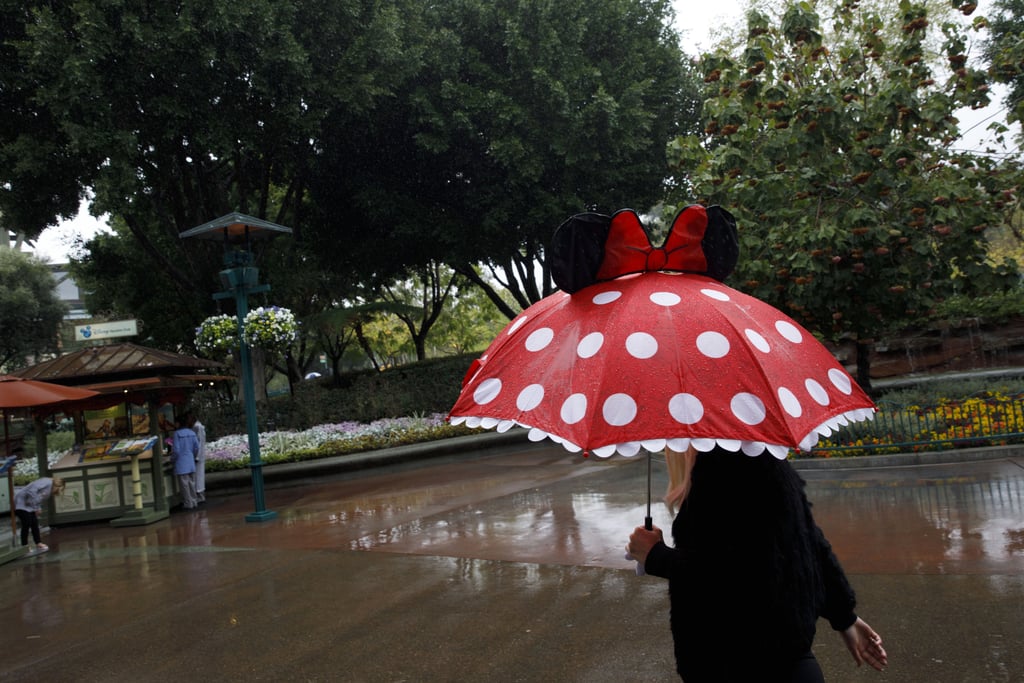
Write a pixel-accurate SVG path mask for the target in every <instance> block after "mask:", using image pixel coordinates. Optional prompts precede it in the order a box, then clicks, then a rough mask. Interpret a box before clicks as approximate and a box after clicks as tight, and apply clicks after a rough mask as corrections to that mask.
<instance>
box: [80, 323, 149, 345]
mask: <svg viewBox="0 0 1024 683" xmlns="http://www.w3.org/2000/svg"><path fill="white" fill-rule="evenodd" d="M138 333H139V326H138V325H137V324H136V321H135V320H115V321H114V322H110V323H90V324H88V325H75V341H92V340H93V339H110V338H111V337H134V336H135V335H137V334H138Z"/></svg>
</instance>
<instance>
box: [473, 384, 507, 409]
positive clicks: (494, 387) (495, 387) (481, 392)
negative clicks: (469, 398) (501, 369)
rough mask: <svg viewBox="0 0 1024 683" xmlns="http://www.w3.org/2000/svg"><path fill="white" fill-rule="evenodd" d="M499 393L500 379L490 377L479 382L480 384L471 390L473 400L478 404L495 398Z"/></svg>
mask: <svg viewBox="0 0 1024 683" xmlns="http://www.w3.org/2000/svg"><path fill="white" fill-rule="evenodd" d="M499 393H501V380H500V379H498V378H497V377H492V378H491V379H485V380H484V381H483V382H480V386H478V387H477V388H476V389H475V390H473V400H474V401H476V402H477V403H478V404H479V405H483V404H485V403H490V402H491V401H493V400H494V399H496V398H497V397H498V394H499Z"/></svg>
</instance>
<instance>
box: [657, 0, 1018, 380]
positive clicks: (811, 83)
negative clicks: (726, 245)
mask: <svg viewBox="0 0 1024 683" xmlns="http://www.w3.org/2000/svg"><path fill="white" fill-rule="evenodd" d="M863 4H864V5H865V7H866V3H863ZM861 5H862V3H834V4H831V7H832V8H833V9H834V14H833V15H832V16H831V18H830V26H831V30H830V31H829V32H825V31H824V30H823V29H822V19H821V17H820V16H819V14H817V13H816V12H815V10H814V9H813V6H812V4H811V3H805V2H800V3H789V4H788V5H787V6H786V7H785V8H784V10H783V12H782V15H781V17H780V18H779V19H777V20H773V19H772V18H770V17H768V16H766V15H763V14H760V13H757V12H754V13H752V14H751V15H748V16H749V27H748V34H747V40H746V43H745V46H744V48H743V51H742V53H740V54H728V53H724V52H716V53H714V54H710V55H705V57H704V60H703V63H702V66H703V70H704V78H705V80H706V82H707V83H708V84H709V86H710V87H712V88H713V91H712V92H711V96H710V97H709V99H708V100H707V101H706V102H705V107H704V113H703V116H704V118H705V125H706V127H705V133H704V135H702V136H692V137H687V138H679V139H677V140H676V141H675V142H674V143H673V144H672V146H671V147H672V151H671V156H672V162H673V168H674V169H675V173H676V175H677V179H678V185H677V188H676V194H675V196H676V197H677V198H681V197H687V198H695V199H697V200H698V201H700V202H707V203H712V204H714V203H718V204H722V205H723V206H725V207H726V208H728V209H730V210H731V211H733V213H735V214H736V216H737V221H738V223H739V226H740V239H741V260H740V264H739V267H738V269H737V273H736V275H735V276H734V279H733V282H734V283H735V284H736V285H737V286H738V287H739V288H740V289H743V290H745V291H747V292H748V293H750V294H752V295H754V296H757V297H758V298H761V299H763V300H766V301H769V302H771V303H773V304H774V305H776V306H778V307H780V308H782V309H783V310H785V311H787V312H788V313H790V314H791V315H793V316H794V317H795V318H797V319H798V320H800V321H801V322H802V323H803V324H804V325H806V326H807V327H808V328H809V329H811V330H813V331H815V332H818V333H820V334H822V335H823V336H825V337H826V338H829V339H831V340H839V339H843V338H853V339H857V340H870V339H871V338H873V337H876V336H879V335H881V334H883V333H885V332H886V331H888V330H889V329H891V328H892V327H894V326H901V325H903V324H905V321H907V320H910V319H916V318H920V317H922V316H925V315H928V314H929V312H931V311H932V310H933V309H935V308H936V306H937V305H938V304H939V303H940V302H941V301H942V300H944V299H946V298H948V297H950V296H952V295H954V294H957V293H959V294H963V295H973V294H975V293H988V292H993V291H1000V290H1004V289H1007V288H1009V287H1013V286H1015V285H1016V282H1017V275H1016V267H1015V265H1014V264H1012V263H1011V262H1008V261H1005V262H1001V263H998V264H993V263H991V262H990V261H989V260H988V253H987V246H988V245H987V242H986V240H985V235H986V232H987V231H988V230H989V229H990V228H991V227H993V226H998V225H1000V224H1001V223H1002V222H1003V221H1005V220H1006V219H1007V214H1008V213H1009V211H1010V210H1011V209H1012V202H1013V201H1014V197H1015V195H1014V193H1015V188H1016V184H1017V183H1018V182H1019V179H1020V174H1019V172H1018V170H1017V169H1016V168H1015V167H1013V166H1011V165H1009V164H1006V165H1002V166H1000V165H996V164H995V163H993V162H992V161H991V160H989V159H988V158H985V157H980V156H972V155H970V154H967V153H960V152H957V151H955V149H954V147H953V146H952V145H953V143H954V142H955V141H956V140H957V139H958V137H959V135H960V132H959V130H958V128H957V120H956V118H955V117H954V112H955V111H956V110H958V109H960V108H962V107H977V106H981V105H984V104H985V103H987V101H988V95H987V90H988V88H987V85H986V79H985V74H984V73H983V72H981V71H979V70H978V69H975V68H973V67H972V66H971V65H970V64H969V63H968V62H967V60H966V56H965V50H966V46H967V43H968V36H967V35H966V32H965V29H964V28H963V27H962V26H961V25H959V24H956V23H952V22H948V23H944V24H942V25H934V24H932V23H931V22H930V20H929V15H928V13H927V11H926V9H925V6H924V5H921V4H916V3H911V2H902V3H900V13H901V14H900V16H899V17H898V22H899V23H898V24H897V25H896V27H895V29H898V30H894V28H893V27H891V19H889V20H886V19H883V18H882V17H881V16H880V15H878V14H876V13H874V12H872V11H869V10H868V9H866V8H865V7H861ZM816 6H817V7H819V8H822V11H823V12H824V11H825V9H826V4H825V3H818V4H817V5H816ZM929 40H931V41H932V43H939V44H941V46H942V54H941V60H940V61H939V62H938V63H936V61H935V60H934V59H933V58H932V55H931V54H930V53H929V50H928V45H929V44H930V43H929ZM680 203H683V202H680ZM858 376H866V372H859V373H858Z"/></svg>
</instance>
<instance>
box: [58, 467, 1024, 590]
mask: <svg viewBox="0 0 1024 683" xmlns="http://www.w3.org/2000/svg"><path fill="white" fill-rule="evenodd" d="M802 474H803V476H804V477H805V479H806V480H807V481H808V489H807V490H808V497H809V498H810V499H811V501H812V503H813V504H814V512H815V517H816V519H817V521H818V523H819V525H820V526H821V527H822V528H823V529H824V530H825V532H826V534H827V536H828V537H829V539H830V540H831V542H832V544H833V546H834V548H835V550H836V552H837V554H838V555H839V557H840V558H841V559H842V560H843V562H844V564H845V565H846V567H847V568H848V570H849V571H851V572H854V573H925V574H931V573H934V574H944V573H953V574H974V573H978V574H1000V573H1013V572H1020V571H1021V570H1022V569H1024V468H1022V467H1021V466H1020V464H1019V463H1018V462H1015V461H1013V460H996V461H984V462H978V463H970V464H965V463H961V464H956V465H946V466H932V467H908V468H886V469H885V470H854V471H849V470H838V471H836V470H814V471H804V472H803V473H802ZM665 486H666V475H665V473H664V463H663V461H661V460H659V459H658V458H657V457H655V458H654V460H653V486H652V489H653V498H654V503H653V508H652V514H653V517H654V522H655V524H656V525H658V526H660V527H662V528H663V529H666V530H667V529H669V528H670V526H671V517H670V515H669V513H668V510H667V509H666V508H665V506H664V505H663V504H662V503H661V502H660V496H661V494H662V492H663V491H664V489H665ZM646 491H647V482H646V467H645V462H644V459H643V458H642V457H641V458H637V459H634V460H627V459H621V458H620V459H612V460H607V461H600V460H596V459H584V458H582V457H580V456H578V455H575V456H574V455H571V454H568V453H565V452H564V451H562V450H561V449H554V448H552V449H534V450H529V451H525V452H523V453H513V454H504V455H501V456H499V457H485V458H479V459H474V460H467V461H465V462H456V463H449V464H444V465H439V466H436V467H425V468H417V469H412V470H397V471H393V472H382V473H379V474H374V475H372V476H363V477H358V478H352V479H348V480H343V479H335V480H329V481H322V482H318V483H317V484H316V485H315V486H300V487H293V488H282V489H274V490H272V493H271V495H270V496H269V498H268V504H269V505H270V506H272V507H274V508H275V509H276V510H277V511H278V513H279V519H278V520H277V521H275V522H272V523H268V524H252V523H246V522H244V515H245V514H246V513H247V512H248V505H249V500H248V498H247V497H246V496H245V495H236V496H230V497H226V498H213V499H212V500H211V501H210V502H209V503H208V504H207V506H206V507H205V508H203V509H201V510H200V511H198V512H195V513H181V512H176V513H175V514H173V515H172V516H171V518H170V519H169V520H167V521H165V522H161V523H159V524H155V525H151V526H149V527H134V528H132V527H128V528H122V529H114V528H108V527H104V526H97V525H90V526H88V527H82V528H76V527H72V528H68V529H66V530H60V533H59V534H55V535H54V542H55V543H58V544H59V550H60V553H61V556H62V557H65V558H66V557H69V556H72V557H78V556H90V555H96V554H99V553H110V552H119V553H124V554H126V555H128V554H130V555H133V556H135V557H142V558H147V557H149V556H154V557H158V556H160V555H162V554H166V553H168V552H196V551H199V550H201V549H209V550H211V551H212V550H218V549H219V550H232V549H238V548H270V547H273V548H296V549H298V548H303V549H317V548H320V549H327V548H331V549H340V550H365V551H375V552H389V553H404V554H415V555H432V556H448V557H467V558H477V559H488V560H509V561H517V562H540V563H556V564H566V565H586V566H599V567H610V568H622V569H625V568H628V567H630V566H631V565H630V563H629V562H627V561H626V560H624V559H623V558H622V552H621V550H622V546H623V545H624V543H625V538H626V536H628V534H629V532H630V530H631V529H632V528H633V527H635V526H638V525H639V524H641V523H642V521H643V517H644V514H645V512H646V510H645V506H646V499H647V493H646ZM51 559H53V560H56V559H57V556H56V555H54V556H53V558H51ZM44 561H45V560H44Z"/></svg>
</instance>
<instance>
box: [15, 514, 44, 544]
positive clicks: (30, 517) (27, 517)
mask: <svg viewBox="0 0 1024 683" xmlns="http://www.w3.org/2000/svg"><path fill="white" fill-rule="evenodd" d="M14 512H15V514H17V515H18V521H19V522H21V544H22V545H28V530H29V529H31V530H32V540H33V541H34V542H35V544H36V545H39V517H37V516H36V513H34V512H28V511H27V510H15V511H14Z"/></svg>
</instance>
